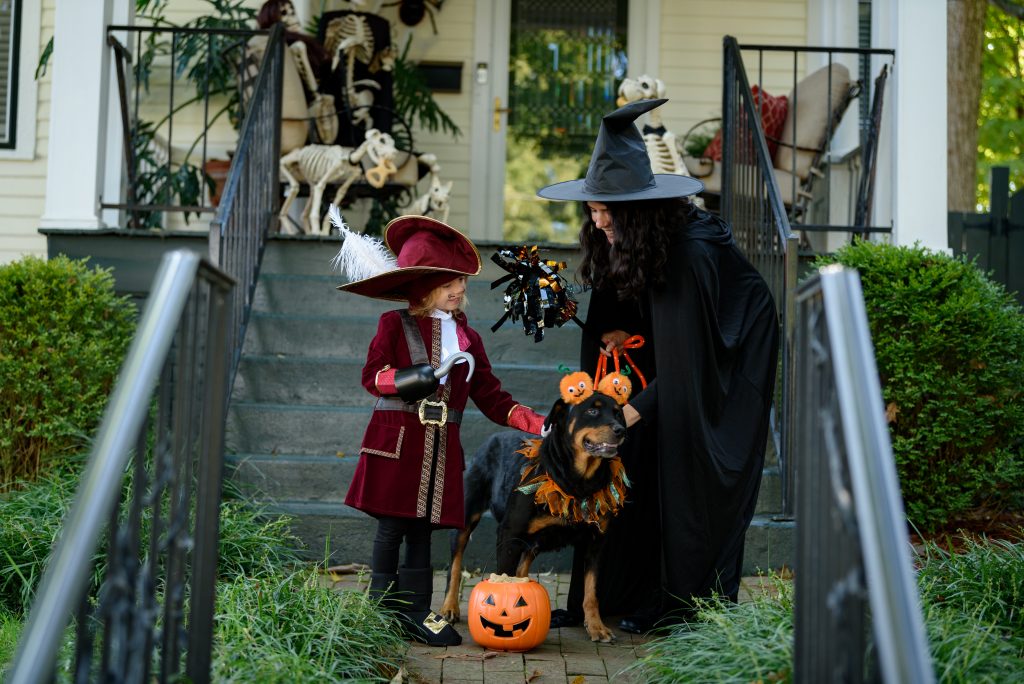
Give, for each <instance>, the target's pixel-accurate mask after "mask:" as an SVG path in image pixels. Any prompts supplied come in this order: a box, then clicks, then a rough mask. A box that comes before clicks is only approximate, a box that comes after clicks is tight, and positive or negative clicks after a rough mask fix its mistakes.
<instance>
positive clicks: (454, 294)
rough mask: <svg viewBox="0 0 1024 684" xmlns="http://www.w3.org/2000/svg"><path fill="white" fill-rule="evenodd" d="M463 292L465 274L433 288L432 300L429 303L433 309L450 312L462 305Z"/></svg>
mask: <svg viewBox="0 0 1024 684" xmlns="http://www.w3.org/2000/svg"><path fill="white" fill-rule="evenodd" d="M465 294H466V276H459V277H458V278H455V279H453V280H449V281H448V282H447V283H445V284H444V285H442V286H441V287H439V288H437V289H436V290H434V301H433V302H431V305H432V306H433V307H434V308H435V309H440V310H441V311H447V312H448V313H451V312H453V311H455V310H457V309H458V308H459V306H461V305H462V298H463V297H464V296H465Z"/></svg>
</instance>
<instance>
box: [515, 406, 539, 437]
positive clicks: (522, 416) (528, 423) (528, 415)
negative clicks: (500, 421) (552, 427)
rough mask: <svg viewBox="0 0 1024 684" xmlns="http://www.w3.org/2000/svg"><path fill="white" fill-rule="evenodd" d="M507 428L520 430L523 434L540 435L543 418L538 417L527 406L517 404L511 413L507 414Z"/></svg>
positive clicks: (537, 414)
mask: <svg viewBox="0 0 1024 684" xmlns="http://www.w3.org/2000/svg"><path fill="white" fill-rule="evenodd" d="M508 426H509V427H512V428H515V429H516V430H522V431H523V432H529V433H531V434H534V435H539V434H541V429H542V428H543V427H544V416H542V415H540V414H539V413H537V412H536V411H534V410H533V409H531V408H530V407H528V406H523V405H522V404H519V405H517V406H516V407H515V408H514V409H512V413H510V414H509V416H508Z"/></svg>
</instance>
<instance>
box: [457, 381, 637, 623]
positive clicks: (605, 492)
mask: <svg viewBox="0 0 1024 684" xmlns="http://www.w3.org/2000/svg"><path fill="white" fill-rule="evenodd" d="M544 430H545V432H544V434H545V436H544V438H543V439H542V440H539V445H538V446H536V447H535V448H531V442H529V441H527V442H525V443H524V440H523V434H524V433H514V432H505V433H498V434H495V435H493V436H491V437H490V438H489V439H488V440H487V441H486V442H485V443H484V444H483V445H482V446H481V447H480V449H478V450H477V452H476V453H475V454H474V457H473V461H472V463H471V464H470V466H469V468H467V470H466V473H465V476H464V478H463V487H464V493H465V507H466V526H465V528H463V529H462V530H453V531H452V534H451V552H452V562H451V572H450V575H449V582H448V591H447V594H446V596H445V600H444V604H443V606H442V608H441V614H442V616H443V617H444V618H445V619H446V620H448V621H449V622H458V621H459V612H460V611H459V588H460V582H461V579H462V577H461V575H462V556H463V553H464V552H465V549H466V544H467V543H468V542H469V537H470V535H471V534H472V533H473V530H474V529H475V528H476V526H477V524H478V523H479V522H480V518H481V517H482V516H483V514H484V512H485V511H486V510H487V509H488V508H490V510H491V513H492V514H493V515H494V518H495V519H496V520H497V521H498V525H499V526H498V543H497V571H498V572H499V573H505V574H507V575H516V576H518V577H526V576H527V574H528V573H529V571H530V564H531V563H532V562H533V560H534V559H535V558H536V557H537V554H539V553H540V552H542V551H548V550H555V549H560V548H563V547H564V546H567V545H569V544H572V545H582V546H583V548H584V549H585V562H584V576H585V584H584V586H585V589H584V599H583V613H584V621H585V625H586V629H587V632H588V634H589V635H590V638H591V640H592V641H600V642H605V643H608V642H610V641H612V640H614V635H613V634H612V632H611V630H610V629H608V627H606V626H605V625H604V623H603V622H602V620H601V615H600V611H599V607H598V602H597V595H596V585H597V582H596V579H597V560H598V558H599V555H600V552H601V545H602V543H603V540H604V533H605V531H606V530H607V528H608V523H609V522H610V520H611V518H612V516H613V515H614V514H615V513H616V512H617V511H618V509H619V507H621V505H622V503H624V501H625V496H626V491H625V489H626V487H628V480H627V479H626V478H625V471H624V470H623V469H622V466H621V462H620V461H619V460H618V459H617V458H616V456H617V455H618V449H619V446H621V444H622V442H623V441H624V440H625V438H626V421H625V419H624V417H623V415H622V408H621V407H620V405H619V403H618V402H617V401H616V400H615V398H613V397H611V396H608V395H607V394H604V393H601V392H594V393H592V394H590V395H589V396H587V397H585V398H582V399H579V400H578V403H575V402H574V403H573V404H567V403H566V402H565V401H564V400H563V399H559V400H557V401H556V402H555V404H554V406H553V407H552V409H551V411H550V413H549V414H548V416H547V418H546V420H545V421H544ZM524 444H526V445H527V446H526V448H521V447H523V446H524ZM526 451H533V455H532V456H530V457H528V456H527V455H526V454H525V453H524V452H526ZM610 487H611V488H610ZM619 490H622V491H619ZM612 492H614V493H612ZM563 493H564V494H566V495H569V496H568V497H566V496H563ZM573 502H575V503H573ZM595 502H598V503H597V505H594V504H595ZM584 503H587V504H589V506H588V505H583V504H584Z"/></svg>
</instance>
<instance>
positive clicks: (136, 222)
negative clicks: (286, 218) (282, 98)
mask: <svg viewBox="0 0 1024 684" xmlns="http://www.w3.org/2000/svg"><path fill="white" fill-rule="evenodd" d="M266 33H267V32H266V31H258V30H245V29H228V28H219V29H206V28H181V27H168V26H117V25H115V26H108V27H107V44H108V45H109V46H110V48H111V50H112V51H113V58H114V60H113V61H114V66H115V70H116V75H117V88H118V95H119V102H120V117H121V125H122V131H123V136H124V153H125V164H126V167H125V168H126V184H125V187H124V196H125V199H124V201H123V202H104V203H102V204H101V207H103V208H104V209H118V210H122V211H124V212H126V217H127V226H128V227H129V228H134V229H143V228H160V227H163V224H164V215H165V214H166V213H168V212H170V213H181V214H183V215H184V217H185V219H186V220H188V218H189V216H190V215H193V214H194V215H196V216H197V217H198V216H199V215H201V214H212V213H214V212H215V211H216V208H217V199H218V197H217V185H216V180H215V176H214V174H213V173H212V170H211V166H210V165H209V164H208V162H210V161H211V160H210V158H209V154H210V149H211V147H215V146H216V141H215V140H212V139H211V129H212V127H213V126H214V124H215V123H216V122H217V121H218V120H219V119H221V118H222V117H227V118H228V119H229V120H230V121H231V122H232V124H237V123H239V122H241V121H242V114H243V112H244V110H245V105H246V103H245V101H244V96H245V93H246V92H247V91H249V90H251V89H252V85H251V82H252V79H253V77H254V75H255V74H254V72H253V70H252V69H249V68H247V66H248V65H249V62H251V60H252V58H253V55H252V53H253V51H252V49H251V48H250V45H249V41H250V40H251V39H252V38H253V37H254V36H258V35H265V34H266ZM165 75H166V78H167V82H166V84H165V83H163V79H164V76H165ZM157 80H159V81H160V82H159V83H157V82H156V81H157ZM200 111H201V115H198V112H200ZM197 116H199V120H195V119H196V117H197ZM183 118H184V119H185V120H184V121H182V119H183ZM196 128H198V131H199V132H198V133H197V134H194V133H189V134H188V135H187V137H186V136H185V135H183V133H182V130H189V131H194V130H195V129H196ZM176 144H177V145H178V146H179V147H181V146H183V145H187V146H188V147H187V150H186V151H185V152H184V154H183V155H182V154H180V153H179V152H178V151H177V150H176V149H175V145H176Z"/></svg>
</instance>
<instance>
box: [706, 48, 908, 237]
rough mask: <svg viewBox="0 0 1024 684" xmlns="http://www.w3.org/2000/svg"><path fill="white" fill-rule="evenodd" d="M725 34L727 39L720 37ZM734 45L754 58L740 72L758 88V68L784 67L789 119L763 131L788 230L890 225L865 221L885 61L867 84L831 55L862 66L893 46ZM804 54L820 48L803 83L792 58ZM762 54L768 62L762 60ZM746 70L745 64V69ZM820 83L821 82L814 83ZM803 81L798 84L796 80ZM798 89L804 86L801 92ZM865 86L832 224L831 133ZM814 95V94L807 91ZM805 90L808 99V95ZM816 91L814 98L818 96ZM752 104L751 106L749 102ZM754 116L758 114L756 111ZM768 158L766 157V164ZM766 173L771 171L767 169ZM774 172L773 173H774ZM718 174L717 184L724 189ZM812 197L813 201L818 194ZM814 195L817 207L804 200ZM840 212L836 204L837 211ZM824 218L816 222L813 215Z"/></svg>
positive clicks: (862, 229) (864, 230) (890, 55)
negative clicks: (778, 128) (820, 78)
mask: <svg viewBox="0 0 1024 684" xmlns="http://www.w3.org/2000/svg"><path fill="white" fill-rule="evenodd" d="M726 41H727V42H729V41H732V43H733V44H734V45H735V40H734V39H732V38H729V37H727V38H726ZM735 47H737V48H738V49H739V50H740V51H743V52H744V53H747V55H748V57H750V62H751V64H753V65H755V66H754V67H752V69H756V73H750V74H748V80H753V79H755V78H756V81H755V83H756V84H757V86H758V88H759V90H760V91H761V92H764V76H765V71H766V70H771V71H773V72H778V71H780V70H782V69H788V70H789V71H790V73H791V75H790V90H789V101H788V103H787V104H788V108H789V109H790V110H792V112H791V114H792V116H789V117H788V118H790V119H792V120H793V121H794V125H792V126H787V127H786V128H785V129H784V130H783V131H782V133H781V134H780V136H779V137H777V138H775V137H773V138H767V140H768V142H770V143H771V144H772V145H773V146H778V147H779V151H778V152H776V153H775V155H773V157H769V163H770V164H772V165H773V166H774V168H775V169H778V170H779V171H781V172H783V173H781V174H779V175H780V176H783V180H780V181H779V182H780V183H782V185H781V187H780V191H781V193H780V194H781V196H782V198H783V200H784V202H785V206H786V211H787V215H788V216H789V219H790V223H791V224H792V226H793V229H794V230H799V231H801V232H805V233H834V232H839V233H851V234H855V235H860V236H868V235H870V234H871V233H891V232H892V226H891V225H889V226H877V225H876V226H873V225H871V224H870V221H871V218H872V216H871V208H872V206H873V203H874V202H873V200H874V177H875V169H876V164H877V151H878V138H879V131H880V128H881V123H882V120H881V114H882V102H883V100H884V94H885V85H886V82H887V75H888V71H889V65H888V64H883V66H882V68H881V69H880V71H879V75H878V77H877V78H876V80H875V82H874V84H873V87H868V85H871V84H868V85H866V84H864V83H861V81H860V80H859V79H854V78H852V77H851V76H850V74H849V70H847V69H846V67H845V66H844V65H841V64H840V63H839V62H837V61H836V57H837V56H840V55H847V56H849V55H854V56H856V57H857V58H858V59H860V60H861V61H862V63H864V65H865V69H862V70H861V71H866V72H867V73H870V61H871V60H872V59H873V58H886V59H889V60H890V61H892V60H894V59H895V54H896V53H895V51H894V50H891V49H883V48H840V47H805V46H792V45H754V44H743V45H736V46H735ZM808 55H819V56H824V58H825V60H824V61H825V64H824V68H823V73H824V75H825V79H824V81H825V83H824V84H822V83H820V82H819V83H816V84H814V85H811V84H810V83H808V81H812V80H814V79H807V80H801V79H800V76H799V75H800V59H801V58H806V57H807V56H808ZM766 58H768V59H769V61H770V64H769V65H766ZM745 73H746V72H745ZM822 85H824V88H822V87H821V86H822ZM801 86H803V87H801ZM801 90H806V91H807V92H805V93H802V92H801ZM869 91H870V92H871V93H872V103H871V113H870V115H869V116H868V117H866V118H865V119H863V120H862V121H860V140H859V142H858V144H857V150H856V151H855V152H852V153H850V155H849V158H850V160H851V162H852V163H851V164H850V165H849V167H850V172H851V177H850V181H849V188H848V189H847V191H846V192H845V193H844V195H845V200H846V203H847V219H846V223H836V224H833V223H832V222H831V221H832V218H831V217H832V214H833V211H832V204H833V197H832V185H833V184H832V182H831V179H830V176H831V173H832V169H833V167H834V166H835V165H836V163H837V161H838V160H837V159H836V157H837V155H835V154H834V140H833V138H834V136H835V133H836V130H837V129H838V128H839V125H840V123H841V122H842V121H843V117H844V115H845V114H846V113H847V109H848V108H849V107H850V105H851V104H852V103H853V101H854V100H855V99H857V98H866V97H868V93H869ZM815 95H816V96H817V97H816V98H815V97H814V96H815ZM812 98H813V99H812ZM817 98H821V99H820V100H818V99H817ZM818 107H820V108H821V109H822V111H821V114H820V116H818V115H814V116H806V117H805V118H806V119H807V120H808V121H807V123H805V124H804V125H803V126H802V127H799V128H798V126H797V125H795V122H796V121H797V117H796V115H795V112H798V111H801V110H808V111H809V110H810V109H811V108H818ZM754 111H755V112H757V111H758V110H757V108H755V109H754ZM758 119H760V116H758ZM817 120H821V121H823V122H824V128H823V129H821V130H815V128H814V127H815V125H816V123H815V122H816V121H817ZM773 161H774V164H773ZM773 174H774V171H773ZM777 180H778V178H777ZM724 188H725V185H724V179H723V192H724ZM819 200H820V201H819ZM815 202H817V204H818V205H820V206H819V207H817V208H815V207H812V206H811V205H812V203H815ZM837 213H839V214H841V213H842V212H837ZM816 218H819V219H820V218H824V222H818V221H815V219H816Z"/></svg>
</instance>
